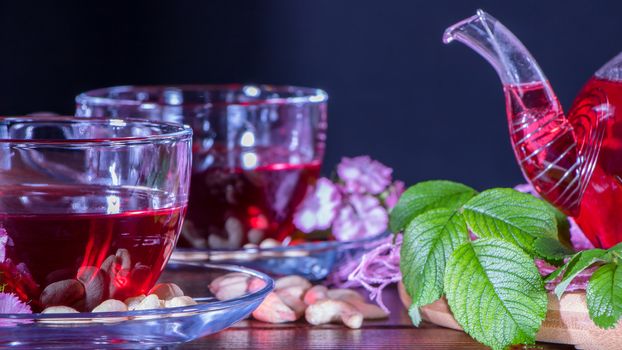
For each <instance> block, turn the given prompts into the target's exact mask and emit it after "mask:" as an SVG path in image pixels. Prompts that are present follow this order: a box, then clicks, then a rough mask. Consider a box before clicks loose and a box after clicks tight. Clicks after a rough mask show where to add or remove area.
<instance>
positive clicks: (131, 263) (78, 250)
mask: <svg viewBox="0 0 622 350" xmlns="http://www.w3.org/2000/svg"><path fill="white" fill-rule="evenodd" d="M156 197H157V196H154V195H153V194H152V193H150V192H147V191H144V190H131V191H130V190H128V191H110V190H104V189H102V188H80V189H77V188H75V187H53V186H49V187H37V188H22V187H20V188H19V189H10V190H3V191H1V192H0V204H1V208H0V229H1V230H0V245H1V247H0V286H1V288H2V290H3V291H5V292H15V293H17V294H18V296H19V297H20V298H21V299H22V300H24V301H26V302H29V303H30V305H31V306H32V308H33V310H34V311H39V310H41V308H42V307H43V305H42V303H41V300H40V295H41V294H42V292H43V291H44V290H45V289H46V288H47V287H48V286H49V285H50V284H52V283H54V282H58V281H63V280H68V279H78V280H81V279H82V280H83V282H89V281H90V279H89V277H88V276H86V274H87V273H89V272H92V271H99V272H98V273H99V274H101V280H102V283H103V285H102V286H101V287H103V292H102V293H103V294H102V298H103V299H107V298H115V299H120V300H123V299H125V298H127V297H130V296H135V295H139V294H143V293H146V292H147V291H148V290H149V288H151V287H152V286H153V284H154V283H155V282H156V280H157V279H158V277H159V276H160V273H161V272H162V270H163V269H164V265H165V264H166V262H167V260H168V257H169V255H170V253H171V252H172V249H173V247H174V245H175V242H176V239H177V235H178V233H179V231H180V229H181V224H182V220H183V216H184V211H185V207H171V208H165V209H143V208H150V207H151V205H150V204H151V203H153V202H154V201H155V202H157V201H158V199H157V198H156ZM7 212H8V213H7ZM108 212H110V213H108ZM87 288H88V287H87ZM50 290H51V289H50ZM48 291H49V290H48ZM87 292H89V291H88V290H87ZM68 306H72V307H74V308H76V309H79V310H87V309H88V308H86V307H85V304H84V301H75V303H74V302H72V304H71V305H68ZM88 311H90V310H88Z"/></svg>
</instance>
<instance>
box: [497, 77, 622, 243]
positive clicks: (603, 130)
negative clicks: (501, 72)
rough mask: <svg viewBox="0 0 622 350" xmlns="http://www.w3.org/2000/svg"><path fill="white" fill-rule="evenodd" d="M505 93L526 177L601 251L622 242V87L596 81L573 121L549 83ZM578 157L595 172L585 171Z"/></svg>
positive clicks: (575, 106) (577, 105) (581, 100)
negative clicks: (551, 94)
mask: <svg viewBox="0 0 622 350" xmlns="http://www.w3.org/2000/svg"><path fill="white" fill-rule="evenodd" d="M505 92H506V98H507V102H508V111H507V112H508V121H509V125H510V135H511V137H512V141H513V142H514V143H515V145H516V147H515V153H516V157H517V159H518V161H519V163H520V165H521V168H522V169H523V173H524V174H525V175H526V177H528V176H527V174H530V176H531V177H530V178H529V177H528V178H529V180H530V181H531V183H532V184H533V185H534V187H535V188H536V189H537V190H538V192H539V193H540V194H542V195H543V196H544V197H545V198H546V199H547V200H548V201H549V202H551V203H553V204H555V205H556V206H558V207H561V208H565V209H566V212H567V214H569V215H571V216H572V217H574V219H575V220H576V222H577V224H578V225H579V226H580V227H581V229H582V230H583V232H584V233H585V235H586V236H587V238H588V239H589V240H590V241H591V242H592V243H593V244H594V245H595V246H596V247H602V248H609V247H611V246H613V245H615V244H617V243H619V242H621V241H622V225H620V218H621V217H622V216H621V215H622V209H621V208H622V177H621V176H622V111H619V110H616V109H615V108H614V107H613V106H622V82H615V81H610V80H602V79H598V78H592V79H591V80H590V81H588V83H587V84H586V85H585V86H584V88H583V90H582V91H581V93H580V94H579V95H578V96H577V98H576V99H575V101H574V104H573V105H572V108H571V109H570V112H569V113H568V118H567V119H566V118H565V117H564V115H563V111H562V109H561V107H560V105H559V103H558V102H557V100H556V99H555V98H554V97H553V99H552V100H553V101H555V103H554V104H553V105H551V103H550V102H549V101H550V97H549V96H547V95H546V90H545V88H544V85H543V84H540V83H534V84H525V85H520V86H506V87H505ZM570 126H572V127H570ZM599 134H600V136H598V135H599ZM601 138H602V143H600V140H601ZM578 155H581V157H582V159H583V162H584V163H585V162H586V163H589V164H593V167H584V168H581V167H580V166H579V165H580V163H579V162H577V156H578ZM589 158H593V159H594V161H593V162H591V161H589ZM585 159H588V160H587V161H586V160H585ZM592 169H593V170H592ZM590 171H593V172H592V173H591V177H590ZM587 179H589V181H587ZM583 187H584V188H583ZM583 190H584V192H583ZM581 192H583V196H582V197H580V196H579V194H580V193H581Z"/></svg>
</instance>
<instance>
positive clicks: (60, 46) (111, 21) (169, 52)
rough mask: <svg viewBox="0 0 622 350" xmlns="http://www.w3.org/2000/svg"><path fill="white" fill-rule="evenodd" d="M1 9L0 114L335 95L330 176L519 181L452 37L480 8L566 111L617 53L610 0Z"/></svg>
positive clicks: (497, 124) (482, 73) (493, 88)
mask: <svg viewBox="0 0 622 350" xmlns="http://www.w3.org/2000/svg"><path fill="white" fill-rule="evenodd" d="M88 3H90V4H87V2H64V1H63V2H56V1H55V2H52V1H50V2H47V3H43V2H38V3H37V2H28V1H10V2H9V1H5V2H2V3H0V79H1V80H0V113H2V114H23V113H28V112H32V111H41V110H49V111H57V112H61V113H72V112H73V97H74V95H75V94H77V93H79V92H80V91H83V90H87V89H92V88H96V87H103V86H111V85H121V84H150V83H160V84H162V83H223V82H256V83H273V84H295V85H307V86H314V87H321V88H323V89H325V90H327V91H328V93H329V94H330V96H331V100H330V107H329V119H330V122H329V125H330V127H329V137H328V140H329V141H328V153H327V155H326V162H325V171H326V172H328V171H329V170H330V169H331V168H332V167H333V166H334V165H335V163H336V162H337V161H338V160H339V158H340V157H341V156H352V155H359V154H370V155H372V156H373V157H376V158H378V159H380V160H382V161H383V162H385V163H386V164H388V165H390V166H392V167H394V168H395V175H396V176H397V177H399V178H402V179H404V180H406V181H407V182H408V183H414V182H416V181H420V180H424V179H431V178H449V179H454V180H458V181H462V182H465V183H468V184H470V185H473V186H475V187H478V188H485V187H490V186H499V185H504V186H509V185H512V184H514V183H517V182H519V181H521V174H520V171H519V169H518V167H517V166H516V164H515V162H514V157H513V153H512V150H511V149H510V146H509V141H508V136H507V126H506V124H505V112H504V111H505V109H504V105H503V96H502V93H501V87H500V84H499V81H498V79H497V77H496V75H495V73H494V71H493V70H492V69H491V68H490V67H489V66H488V64H487V63H486V62H485V61H484V60H483V59H481V58H480V57H478V56H476V55H475V54H474V53H473V52H471V51H470V50H468V49H467V48H466V47H464V46H462V45H460V44H452V45H450V46H445V45H443V44H442V43H441V35H442V32H443V30H444V29H445V27H446V26H448V25H450V24H452V23H454V22H455V21H457V20H460V19H462V18H465V17H467V16H470V15H472V14H474V12H475V9H476V8H478V7H481V8H483V9H485V10H486V11H488V12H490V13H491V14H493V15H494V16H496V17H497V18H498V19H500V20H501V21H502V22H503V23H504V24H505V25H506V26H507V27H509V28H510V29H511V30H513V31H514V33H515V34H516V35H517V36H518V37H519V38H520V39H521V40H522V41H523V42H524V44H525V45H526V46H527V47H528V48H529V49H530V50H531V52H532V54H533V55H534V56H535V57H536V59H537V60H538V62H539V63H540V65H541V67H542V68H543V69H544V71H545V73H546V74H547V76H548V78H549V79H550V81H551V82H552V85H553V87H554V88H555V89H556V92H557V93H558V96H559V98H560V100H561V102H562V104H563V105H564V106H568V105H569V104H570V102H571V101H572V98H573V97H574V95H575V93H576V92H577V91H578V90H579V89H580V87H581V86H582V84H583V83H584V82H585V81H586V80H587V79H588V78H589V76H590V75H591V74H592V73H593V72H594V71H595V70H596V69H598V68H599V67H600V66H601V65H602V64H604V63H605V62H606V61H608V60H609V59H610V58H611V57H613V56H614V55H615V54H617V53H618V52H619V51H620V50H622V39H621V38H622V21H621V20H620V18H621V17H620V14H621V13H622V3H620V2H616V1H610V2H605V1H599V2H588V1H512V2H509V1H438V0H437V1H425V2H423V1H412V0H402V1H391V0H386V1H373V0H358V1H350V0H347V1H346V0H342V1H339V0H314V1H287V0H283V1H232V0H228V1H170V2H168V3H164V2H146V1H145V2H130V1H124V2H109V1H106V2H103V1H98V2H88Z"/></svg>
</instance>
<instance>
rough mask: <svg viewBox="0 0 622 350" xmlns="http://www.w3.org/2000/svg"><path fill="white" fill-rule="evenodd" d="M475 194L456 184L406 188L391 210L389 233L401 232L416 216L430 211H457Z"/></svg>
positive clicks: (430, 183) (443, 182)
mask: <svg viewBox="0 0 622 350" xmlns="http://www.w3.org/2000/svg"><path fill="white" fill-rule="evenodd" d="M476 194H477V191H475V190H474V189H472V188H471V187H468V186H465V185H463V184H459V183H457V182H452V181H446V180H434V181H425V182H420V183H418V184H416V185H414V186H411V187H410V188H408V189H407V190H406V191H405V192H404V193H403V194H402V196H401V197H400V199H399V201H398V202H397V204H396V205H395V207H394V208H393V210H391V213H390V221H389V226H390V228H391V231H393V232H399V231H402V230H403V229H404V228H406V226H407V225H408V223H409V222H410V221H411V220H412V219H414V218H415V217H416V216H417V215H420V214H422V213H424V212H426V211H428V210H430V209H438V208H447V209H458V208H460V207H461V206H462V205H463V204H464V203H466V201H468V200H469V199H471V198H472V197H473V196H475V195H476Z"/></svg>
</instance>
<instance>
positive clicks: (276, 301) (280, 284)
mask: <svg viewBox="0 0 622 350" xmlns="http://www.w3.org/2000/svg"><path fill="white" fill-rule="evenodd" d="M243 276H244V277H243ZM264 286H265V282H263V281H262V280H260V279H258V278H254V277H249V276H247V275H241V274H237V273H231V274H227V275H224V276H221V277H219V278H217V279H215V280H214V281H212V283H210V285H209V289H210V291H211V292H212V293H213V294H214V295H215V297H216V298H217V299H219V300H228V299H232V298H237V297H240V296H242V295H244V294H246V293H249V292H253V291H256V290H259V289H261V288H263V287H264ZM252 315H253V317H254V318H255V319H257V320H259V321H263V322H269V323H283V322H293V321H296V320H298V319H301V318H302V317H303V316H304V318H305V319H306V321H307V322H309V323H310V324H313V325H320V324H326V323H332V322H340V323H343V324H344V325H346V326H347V327H349V328H360V327H361V325H362V323H363V320H364V319H367V320H371V319H380V318H385V317H387V316H388V314H387V313H386V312H385V311H384V310H382V309H381V308H380V307H378V306H377V305H374V304H370V303H367V302H366V301H365V298H364V297H363V296H362V295H360V294H359V293H358V292H356V291H354V290H351V289H328V288H326V287H325V286H322V285H316V286H313V285H312V284H311V282H309V281H308V280H307V279H305V278H303V277H300V276H296V275H292V276H286V277H282V278H279V279H277V280H276V281H275V288H274V291H273V292H270V293H269V294H268V296H267V297H266V299H265V300H264V301H263V303H262V304H261V305H260V306H259V307H258V308H257V309H256V310H255V311H253V313H252Z"/></svg>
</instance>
